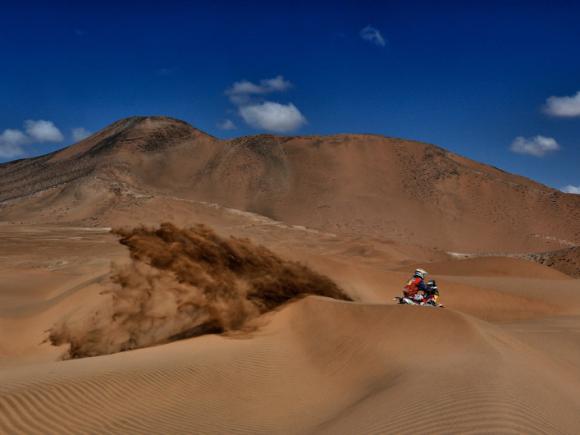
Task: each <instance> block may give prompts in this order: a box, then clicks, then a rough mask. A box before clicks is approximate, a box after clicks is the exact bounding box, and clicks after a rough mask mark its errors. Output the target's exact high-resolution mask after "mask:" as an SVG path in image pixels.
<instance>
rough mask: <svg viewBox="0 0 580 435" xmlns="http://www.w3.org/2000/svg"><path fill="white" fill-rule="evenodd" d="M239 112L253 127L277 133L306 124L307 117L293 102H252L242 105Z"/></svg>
mask: <svg viewBox="0 0 580 435" xmlns="http://www.w3.org/2000/svg"><path fill="white" fill-rule="evenodd" d="M239 114H240V116H241V117H242V119H243V120H244V121H245V122H247V123H248V124H249V125H251V126H252V127H255V128H261V129H264V130H268V131H273V132H276V133H285V132H289V131H292V130H296V129H298V128H300V127H301V126H303V125H304V124H306V118H305V117H304V115H302V113H300V111H299V110H298V108H297V107H296V106H295V105H294V104H292V103H289V104H280V103H274V102H272V101H265V102H263V103H259V104H250V105H247V106H242V107H240V109H239Z"/></svg>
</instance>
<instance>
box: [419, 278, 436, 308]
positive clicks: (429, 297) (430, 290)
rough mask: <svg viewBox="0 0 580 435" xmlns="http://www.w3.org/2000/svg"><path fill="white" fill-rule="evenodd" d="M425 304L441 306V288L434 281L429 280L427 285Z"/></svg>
mask: <svg viewBox="0 0 580 435" xmlns="http://www.w3.org/2000/svg"><path fill="white" fill-rule="evenodd" d="M423 302H424V303H426V304H431V305H435V306H438V305H439V288H438V287H437V282H435V280H434V279H431V280H429V282H428V283H427V290H425V299H424V301H423Z"/></svg>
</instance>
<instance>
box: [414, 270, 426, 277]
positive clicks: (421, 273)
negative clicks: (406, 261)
mask: <svg viewBox="0 0 580 435" xmlns="http://www.w3.org/2000/svg"><path fill="white" fill-rule="evenodd" d="M426 275H427V271H426V270H425V269H417V270H415V274H414V275H413V276H417V277H419V278H421V279H425V276H426Z"/></svg>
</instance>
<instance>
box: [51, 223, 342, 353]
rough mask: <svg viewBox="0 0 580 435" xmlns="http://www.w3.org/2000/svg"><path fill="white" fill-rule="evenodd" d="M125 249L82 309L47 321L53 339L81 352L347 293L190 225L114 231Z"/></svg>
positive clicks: (228, 327) (238, 325) (208, 327)
mask: <svg viewBox="0 0 580 435" xmlns="http://www.w3.org/2000/svg"><path fill="white" fill-rule="evenodd" d="M114 233H116V234H117V235H118V236H119V237H120V243H121V244H123V245H125V246H126V247H127V248H128V249H129V251H130V255H131V259H132V262H131V263H130V264H129V265H126V266H114V267H113V273H112V278H111V281H112V282H111V286H110V288H108V289H107V290H106V291H105V292H103V298H102V300H101V303H100V305H99V306H98V307H97V308H96V309H94V310H93V311H91V312H89V313H86V312H85V313H84V314H82V315H79V313H77V315H76V316H75V315H71V316H69V317H67V318H65V319H63V320H62V321H61V322H59V323H57V324H56V325H54V326H53V328H52V329H51V330H50V331H49V340H50V342H51V343H52V344H53V345H57V346H58V345H63V344H68V346H69V347H68V349H69V350H68V353H67V355H66V356H65V357H68V358H80V357H87V356H96V355H104V354H110V353H115V352H119V351H124V350H129V349H136V348H141V347H147V346H151V345H155V344H160V343H165V342H168V341H172V340H176V339H180V338H186V337H192V336H197V335H202V334H206V333H212V332H224V331H235V330H240V329H243V328H244V327H247V325H248V323H249V322H250V321H251V320H253V319H255V318H256V317H258V316H259V315H261V314H262V313H265V312H267V311H270V310H273V309H274V308H276V307H278V306H280V305H282V304H284V303H286V302H288V301H290V300H292V299H294V298H297V297H299V296H301V295H306V294H316V295H322V296H327V297H332V298H336V299H343V300H350V298H349V296H348V295H346V294H345V293H344V291H342V290H341V289H340V288H339V287H338V286H337V285H336V284H335V283H334V282H333V281H331V280H330V279H329V278H327V277H324V276H322V275H320V274H318V273H316V272H314V271H312V270H310V269H309V268H307V267H306V266H304V265H302V264H299V263H296V262H292V261H287V260H284V259H282V258H280V257H278V256H277V255H275V254H274V253H273V252H271V251H270V250H268V249H267V248H265V247H263V246H259V245H255V244H253V243H252V242H250V241H249V240H247V239H237V238H233V237H232V238H228V239H225V238H222V237H220V236H218V235H217V234H216V233H215V232H213V231H212V230H211V229H210V228H208V227H206V226H203V225H197V226H194V227H191V228H187V229H179V228H177V227H175V226H174V225H172V224H169V223H165V224H162V225H161V226H160V227H159V228H157V229H153V228H146V227H139V228H135V229H131V230H127V229H117V230H114Z"/></svg>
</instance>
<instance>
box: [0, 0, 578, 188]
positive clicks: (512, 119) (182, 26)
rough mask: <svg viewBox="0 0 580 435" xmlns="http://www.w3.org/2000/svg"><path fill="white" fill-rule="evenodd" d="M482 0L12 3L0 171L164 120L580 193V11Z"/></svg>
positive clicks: (4, 47) (5, 10)
mask: <svg viewBox="0 0 580 435" xmlns="http://www.w3.org/2000/svg"><path fill="white" fill-rule="evenodd" d="M469 3H471V2H413V1H384V2H376V1H372V2H371V1H369V2H365V1H356V2H355V1H335V2H315V1H309V2H302V1H299V0H295V1H292V2H258V1H256V2H252V1H248V2H239V1H236V2H234V1H231V2H225V1H212V2H211V3H210V2H185V1H181V2H179V1H165V2H163V3H160V2H147V1H141V2H115V3H108V2H99V3H92V5H89V4H88V3H87V4H85V2H58V1H55V2H43V3H41V2H38V3H35V2H26V3H22V4H19V3H18V2H11V4H10V5H3V7H2V12H1V14H0V53H2V63H1V68H0V161H7V160H11V159H14V158H20V157H27V156H32V155H37V154H41V153H45V152H48V151H52V150H54V149H57V148H61V147H63V146H66V145H68V144H70V143H72V142H73V141H74V139H73V136H74V137H77V138H78V137H82V136H83V135H84V134H86V132H94V131H96V130H98V129H100V128H103V127H105V126H106V125H108V124H109V123H111V122H113V121H115V120H117V119H119V118H123V117H127V116H132V115H150V114H151V115H152V114H160V115H167V116H173V117H177V118H180V119H183V120H185V121H187V122H189V123H191V124H192V125H194V126H196V127H197V128H200V129H202V130H204V131H206V132H208V133H210V134H213V135H216V136H218V137H233V136H240V135H247V134H257V133H262V132H268V131H270V132H274V133H281V134H330V133H341V132H352V133H377V134H384V135H387V136H395V137H404V138H410V139H416V140H421V141H425V142H429V143H434V144H437V145H440V146H442V147H444V148H447V149H449V150H451V151H454V152H457V153H459V154H462V155H465V156H467V157H470V158H473V159H475V160H478V161H482V162H485V163H489V164H492V165H495V166H497V167H500V168H502V169H504V170H507V171H510V172H515V173H518V174H522V175H525V176H528V177H530V178H533V179H536V180H538V181H540V182H542V183H545V184H547V185H549V186H552V187H556V188H562V187H564V186H567V185H571V186H580V171H579V170H578V168H579V166H580V96H578V97H577V98H574V97H575V96H576V94H577V93H578V92H579V91H580V24H579V17H580V3H578V2H558V1H550V2H547V1H546V2H533V1H519V2H509V1H507V2H506V1H503V2H481V3H482V4H480V5H477V6H474V5H470V4H469ZM550 97H554V98H552V99H550ZM39 121H47V122H45V123H41V122H39ZM234 126H235V128H233V127H234ZM224 127H225V129H224ZM228 128H229V129H228ZM72 129H77V130H75V134H74V135H73V131H72ZM81 129H83V130H81Z"/></svg>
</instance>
